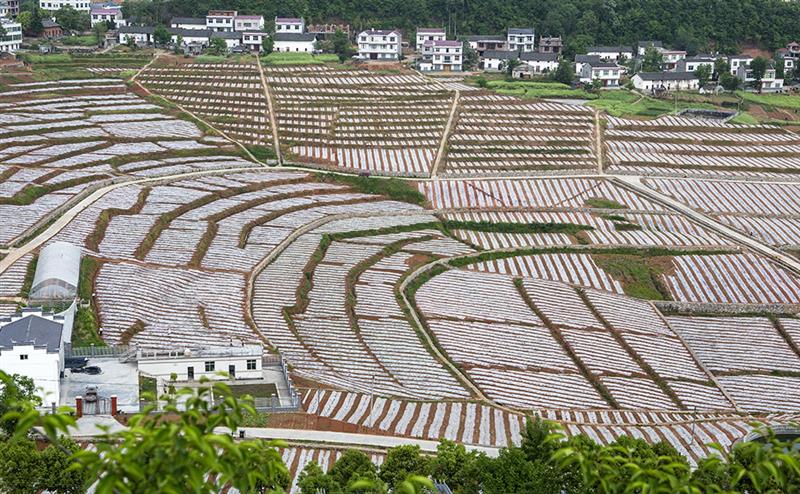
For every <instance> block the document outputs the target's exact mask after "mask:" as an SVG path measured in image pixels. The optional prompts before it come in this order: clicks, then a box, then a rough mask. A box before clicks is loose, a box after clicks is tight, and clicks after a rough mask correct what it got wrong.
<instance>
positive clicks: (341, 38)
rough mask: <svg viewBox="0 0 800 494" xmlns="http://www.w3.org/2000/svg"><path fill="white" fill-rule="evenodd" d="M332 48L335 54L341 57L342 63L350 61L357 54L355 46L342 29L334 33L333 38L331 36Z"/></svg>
mask: <svg viewBox="0 0 800 494" xmlns="http://www.w3.org/2000/svg"><path fill="white" fill-rule="evenodd" d="M331 46H332V48H333V52H334V53H335V54H337V55H338V56H339V61H340V62H344V61H345V60H349V59H350V58H351V57H352V56H353V54H354V53H355V50H354V49H353V45H352V44H351V43H350V39H349V38H348V37H347V33H345V32H344V31H342V30H341V29H337V30H336V32H335V33H333V36H331Z"/></svg>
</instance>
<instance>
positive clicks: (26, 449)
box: [0, 438, 42, 494]
mask: <svg viewBox="0 0 800 494" xmlns="http://www.w3.org/2000/svg"><path fill="white" fill-rule="evenodd" d="M41 469H42V460H41V457H40V456H39V453H38V452H37V451H36V445H35V444H34V443H33V441H31V440H30V439H28V438H20V439H15V440H12V441H8V442H6V443H5V444H3V447H2V448H0V491H2V492H14V493H18V494H29V493H30V494H35V493H36V492H38V481H37V480H38V479H37V473H38V472H40V471H41Z"/></svg>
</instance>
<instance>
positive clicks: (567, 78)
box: [553, 60, 575, 84]
mask: <svg viewBox="0 0 800 494" xmlns="http://www.w3.org/2000/svg"><path fill="white" fill-rule="evenodd" d="M574 78H575V70H574V69H573V68H572V63H571V62H569V61H567V60H562V61H561V62H560V63H559V64H558V68H557V69H556V71H555V72H554V73H553V80H554V81H557V82H560V83H562V84H572V80H573V79H574Z"/></svg>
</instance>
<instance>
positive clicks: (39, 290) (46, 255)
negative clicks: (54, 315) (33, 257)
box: [29, 242, 81, 302]
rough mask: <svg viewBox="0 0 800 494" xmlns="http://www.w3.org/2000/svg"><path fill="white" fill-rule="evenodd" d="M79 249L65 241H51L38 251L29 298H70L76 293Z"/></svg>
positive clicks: (37, 300) (32, 299)
mask: <svg viewBox="0 0 800 494" xmlns="http://www.w3.org/2000/svg"><path fill="white" fill-rule="evenodd" d="M80 271H81V249H80V248H78V247H76V246H74V245H72V244H70V243H67V242H53V243H51V244H48V245H47V246H46V247H45V248H44V249H42V251H41V252H40V253H39V261H38V263H37V264H36V273H35V274H34V276H33V284H32V286H31V293H30V297H29V298H30V300H31V301H36V302H47V301H59V300H70V299H73V298H75V296H76V295H77V293H78V280H79V278H80Z"/></svg>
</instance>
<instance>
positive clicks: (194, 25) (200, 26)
mask: <svg viewBox="0 0 800 494" xmlns="http://www.w3.org/2000/svg"><path fill="white" fill-rule="evenodd" d="M169 25H170V27H172V28H174V29H191V30H196V31H205V30H206V29H207V28H206V20H205V19H203V18H199V17H173V18H172V19H171V20H170V22H169Z"/></svg>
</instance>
